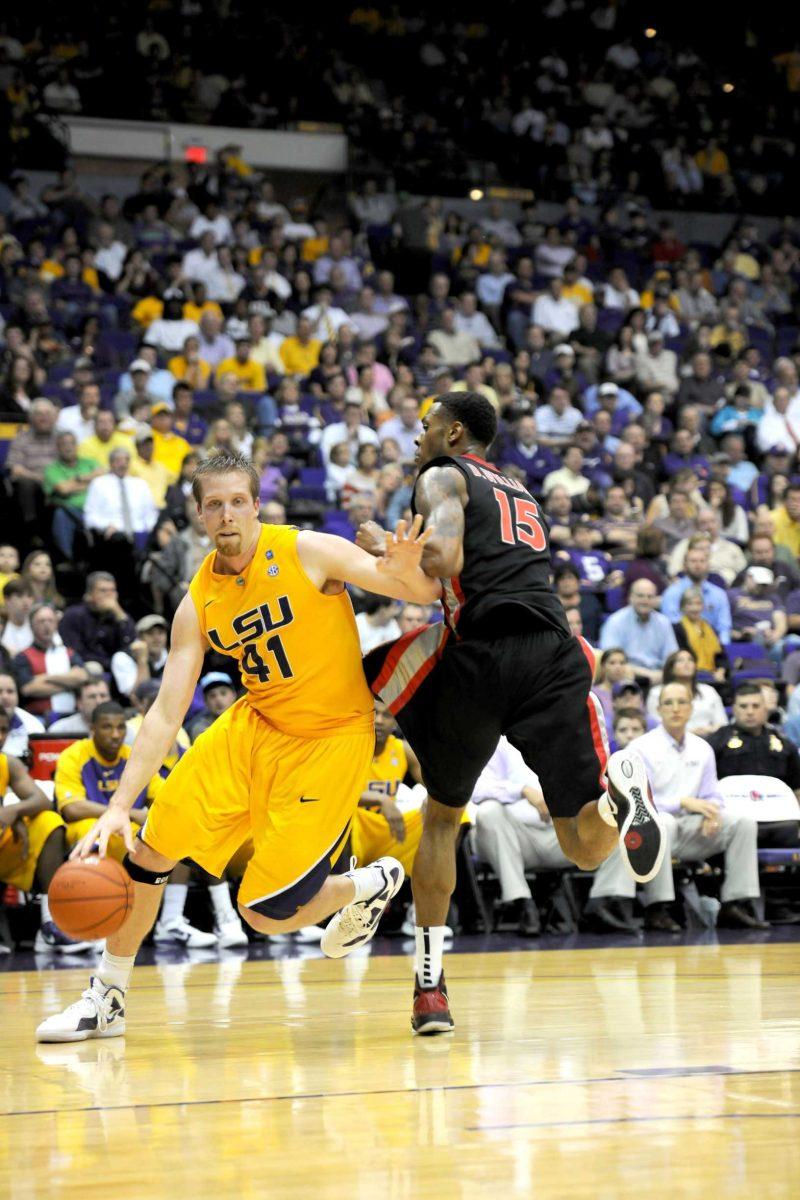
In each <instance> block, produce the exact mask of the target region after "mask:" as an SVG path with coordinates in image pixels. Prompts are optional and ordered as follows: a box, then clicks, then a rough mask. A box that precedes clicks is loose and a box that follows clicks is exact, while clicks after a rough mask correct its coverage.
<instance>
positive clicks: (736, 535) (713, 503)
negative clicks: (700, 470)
mask: <svg viewBox="0 0 800 1200" xmlns="http://www.w3.org/2000/svg"><path fill="white" fill-rule="evenodd" d="M706 500H707V501H708V505H709V507H710V508H713V509H714V510H715V511H716V512H717V513H718V514H719V521H720V533H721V535H722V537H725V538H730V540H731V541H732V542H736V543H737V544H738V545H740V546H746V545H747V541H748V539H749V537H750V526H749V525H748V523H747V514H746V513H745V511H744V509H743V508H742V506H741V504H737V503H736V501H735V500H734V498H733V496H732V495H731V489H730V488H729V486H728V484H727V483H723V482H722V480H721V479H712V480H711V481H710V482H709V484H708V486H707V488H706Z"/></svg>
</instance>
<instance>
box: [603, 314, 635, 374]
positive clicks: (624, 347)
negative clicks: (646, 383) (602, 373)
mask: <svg viewBox="0 0 800 1200" xmlns="http://www.w3.org/2000/svg"><path fill="white" fill-rule="evenodd" d="M606 374H607V375H608V377H609V379H612V380H613V381H614V383H618V384H619V385H620V387H626V386H627V385H628V384H629V383H631V382H633V380H634V377H635V375H636V352H635V351H634V348H633V328H632V327H631V326H630V325H628V324H625V325H623V326H622V328H621V329H620V330H619V332H618V334H617V337H616V341H615V342H614V345H613V346H611V348H610V349H609V351H608V354H607V355H606Z"/></svg>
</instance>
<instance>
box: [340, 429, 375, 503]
mask: <svg viewBox="0 0 800 1200" xmlns="http://www.w3.org/2000/svg"><path fill="white" fill-rule="evenodd" d="M380 473H381V464H380V454H379V452H378V447H377V446H373V445H370V443H366V444H365V445H363V446H359V447H358V453H357V454H356V465H355V466H354V467H351V468H350V470H349V471H348V472H347V475H346V476H345V480H344V484H343V486H342V501H343V502H346V501H347V500H349V499H350V497H351V496H353V495H355V493H356V492H368V493H369V494H370V495H373V496H374V495H375V492H376V490H377V487H378V478H379V476H380Z"/></svg>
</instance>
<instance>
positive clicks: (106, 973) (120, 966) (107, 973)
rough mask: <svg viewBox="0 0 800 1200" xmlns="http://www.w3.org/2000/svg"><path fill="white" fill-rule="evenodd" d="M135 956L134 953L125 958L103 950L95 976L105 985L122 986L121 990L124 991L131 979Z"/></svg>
mask: <svg viewBox="0 0 800 1200" xmlns="http://www.w3.org/2000/svg"><path fill="white" fill-rule="evenodd" d="M135 958H136V955H135V954H132V955H131V956H130V958H127V957H125V956H123V955H121V954H109V952H108V951H107V950H104V951H103V957H102V958H101V959H100V966H99V967H98V968H97V978H98V979H99V980H100V982H101V983H104V984H105V985H106V987H118V988H122V990H123V992H124V991H126V990H127V987H128V984H129V983H130V980H131V971H132V970H133V963H134V959H135Z"/></svg>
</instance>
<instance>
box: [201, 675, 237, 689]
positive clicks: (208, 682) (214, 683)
mask: <svg viewBox="0 0 800 1200" xmlns="http://www.w3.org/2000/svg"><path fill="white" fill-rule="evenodd" d="M200 687H201V688H202V689H203V691H204V692H208V691H210V690H211V688H215V687H229V688H232V687H233V683H232V682H231V677H230V675H226V674H225V672H224V671H209V672H208V674H207V675H204V676H203V678H202V679H201V680H200Z"/></svg>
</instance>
